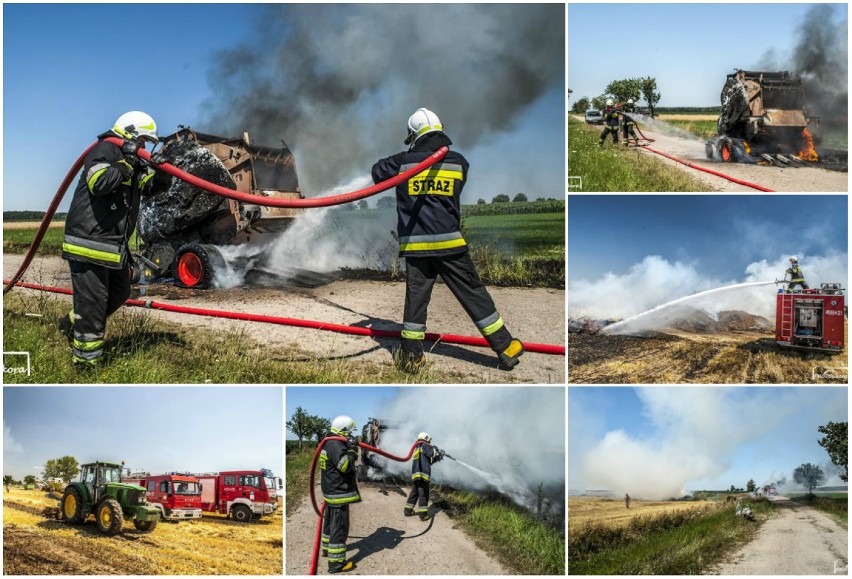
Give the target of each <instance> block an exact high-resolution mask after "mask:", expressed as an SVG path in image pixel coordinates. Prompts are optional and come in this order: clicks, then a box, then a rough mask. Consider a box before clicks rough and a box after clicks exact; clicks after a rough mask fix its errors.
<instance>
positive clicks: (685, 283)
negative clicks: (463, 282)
mask: <svg viewBox="0 0 852 579" xmlns="http://www.w3.org/2000/svg"><path fill="white" fill-rule="evenodd" d="M789 257H790V256H789V254H785V255H779V256H777V257H775V258H774V259H771V260H767V259H764V260H761V261H757V262H753V263H750V264H749V265H747V266H746V267H745V269H744V272H743V273H744V275H743V277H742V278H741V279H721V278H718V277H713V276H707V275H705V274H703V273H701V272H700V271H699V265H698V264H697V263H683V262H680V261H675V262H670V261H669V260H667V259H665V258H663V257H661V256H659V255H650V256H647V257H646V258H645V259H643V260H642V261H641V262H640V263H637V264H635V265H633V266H631V267H630V268H629V270H628V271H627V272H626V273H623V274H617V273H613V272H609V273H607V274H605V275H604V276H603V277H602V278H600V279H598V280H595V281H589V280H585V279H576V280H575V279H570V278H569V282H568V315H569V317H572V318H581V317H589V318H594V319H623V318H627V317H630V316H633V315H636V314H639V313H641V312H644V311H647V310H649V309H651V308H654V307H656V306H659V305H661V304H664V303H667V302H669V301H672V300H675V299H678V298H682V297H684V296H688V295H690V294H694V293H698V292H701V291H706V290H709V289H713V288H718V287H722V286H726V285H731V284H735V283H742V282H759V281H765V280H774V279H779V280H780V279H782V278H783V277H784V272H785V271H786V270H787V268H789V266H790V264H789V262H788V259H789ZM797 257H798V258H799V264H800V265H801V268H802V271H803V272H804V274H805V279H806V281H807V282H808V284H809V285H810V287H819V284H820V283H828V282H837V283H841V284H842V285H843V287H844V288H845V287H846V283H847V279H848V258H847V254H846V253H845V252H844V253H840V252H829V253H827V254H826V255H813V256H812V255H807V254H804V253H800V254H798V255H797ZM779 287H786V286H782V285H779V286H775V287H773V286H771V285H770V286H757V287H746V288H742V289H739V290H736V291H731V292H723V293H719V294H712V295H710V296H707V297H706V298H701V299H699V300H696V301H695V302H689V304H688V305H690V306H692V307H694V308H699V309H703V310H705V311H706V312H708V313H709V314H710V315H711V317H714V316H715V315H716V314H718V313H719V312H721V311H727V310H742V311H745V312H748V313H750V314H754V315H759V316H763V317H765V318H767V319H769V320H774V319H775V293H776V292H777V288H779ZM672 321H674V320H671V319H665V320H664V322H666V323H671V322H672ZM659 327H662V326H659ZM645 329H650V328H645Z"/></svg>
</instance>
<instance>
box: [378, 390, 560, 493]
mask: <svg viewBox="0 0 852 579" xmlns="http://www.w3.org/2000/svg"><path fill="white" fill-rule="evenodd" d="M377 412H379V416H376V418H380V419H383V420H385V421H386V422H388V423H391V424H393V425H394V426H395V428H392V429H389V430H386V431H385V432H384V433H383V434H382V439H381V446H382V448H383V449H384V450H387V451H389V452H393V453H394V454H407V452H408V450H409V448H410V447H411V445H412V444H413V443H414V441H415V440H417V435H418V433H420V432H424V431H425V432H428V433H429V434H430V435H432V442H433V444H434V445H436V446H438V447H439V448H441V449H443V450H445V451H446V452H448V453H449V454H451V455H452V456H453V457H455V458H457V459H458V460H459V461H462V462H464V463H467V464H469V465H471V466H473V467H474V468H475V469H479V470H481V471H483V473H484V474H480V473H476V472H474V471H472V470H471V469H468V468H465V467H464V466H463V465H461V464H459V463H458V462H455V461H453V460H450V459H444V460H443V461H441V462H438V463H436V464H435V465H434V466H433V468H432V477H433V481H434V482H436V483H442V484H449V485H452V486H454V487H456V488H462V489H469V490H479V491H486V490H496V491H498V492H500V493H502V494H504V495H507V496H509V497H511V498H512V499H513V500H514V501H515V502H516V503H518V504H519V505H522V506H526V507H529V506H530V503H531V500H532V499H533V497H534V496H535V493H536V489H537V487H538V485H539V483H544V488H545V492H547V491H551V492H550V493H548V494H549V496H551V497H555V498H554V501H557V500H558V502H559V503H560V504H561V502H562V500H564V498H562V497H564V486H565V389H564V388H546V387H542V388H535V387H534V388H405V389H402V390H401V391H400V393H399V395H398V396H397V397H396V398H394V399H393V400H391V401H389V402H387V403H386V404H385V405H384V406H382V407H381V408H380V409H379V410H377ZM387 470H388V471H389V472H391V473H393V474H398V475H401V476H403V477H407V476H408V475H410V474H411V463H410V462H407V463H399V462H394V461H388V466H387ZM559 499H561V500H559Z"/></svg>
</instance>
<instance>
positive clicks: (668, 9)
mask: <svg viewBox="0 0 852 579" xmlns="http://www.w3.org/2000/svg"><path fill="white" fill-rule="evenodd" d="M810 6H811V5H810V4H780V3H779V4H768V3H761V4H741V3H728V2H726V3H720V4H695V3H678V4H650V3H635V4H609V3H595V4H577V3H571V4H569V5H568V87H569V88H570V89H572V90H573V91H574V92H573V94H572V95H571V97H572V101H571V102H573V100H574V99H577V98H580V97H582V96H587V97H589V98H592V97H595V96H598V95H600V94H602V93H603V92H604V89H605V88H606V86H607V84H609V83H610V82H611V81H613V80H617V79H623V78H632V77H646V76H650V77H654V78H656V79H657V88H658V90H659V91H660V93H661V95H662V98H661V100H660V102H659V105H660V106H718V105H719V93H720V92H721V89H722V85H723V84H724V82H725V75H727V74H729V73H731V72H733V71H734V69H736V68H741V69H745V70H749V69H751V70H754V69H755V67H758V66H759V65H760V63H761V62H762V59H763V58H764V56H765V55H766V53H767V52H768V51H770V50H773V49H774V51H775V57H776V58H775V60H776V61H781V62H786V60H785V58H784V56H785V55H786V54H789V50H790V49H791V48H792V47H793V46H795V44H796V43H797V37H796V26H797V25H798V24H799V22H800V21H801V20H802V17H803V16H804V14H805V13H806V12H807V10H808V9H809V8H810ZM835 7H836V19H837V20H845V19H846V18H847V15H848V7H847V5H846V4H836V5H835ZM746 30H748V31H749V33H747V34H746V35H745V36H743V35H742V34H740V33H741V32H744V31H746ZM732 31H733V32H732ZM838 50H840V48H838ZM642 102H643V103H644V101H642Z"/></svg>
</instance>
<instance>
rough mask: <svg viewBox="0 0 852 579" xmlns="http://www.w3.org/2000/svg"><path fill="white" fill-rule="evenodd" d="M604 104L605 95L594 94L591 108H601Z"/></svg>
mask: <svg viewBox="0 0 852 579" xmlns="http://www.w3.org/2000/svg"><path fill="white" fill-rule="evenodd" d="M605 106H606V95H605V94H602V95H601V96H596V97H595V98H593V99H592V108H593V109H597V110H599V111H600V110H603V109H604V107H605Z"/></svg>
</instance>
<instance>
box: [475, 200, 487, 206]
mask: <svg viewBox="0 0 852 579" xmlns="http://www.w3.org/2000/svg"><path fill="white" fill-rule="evenodd" d="M476 204H477V205H485V199H477V200H476Z"/></svg>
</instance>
